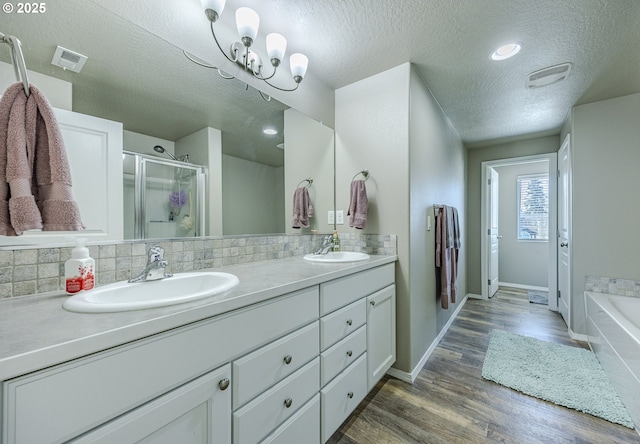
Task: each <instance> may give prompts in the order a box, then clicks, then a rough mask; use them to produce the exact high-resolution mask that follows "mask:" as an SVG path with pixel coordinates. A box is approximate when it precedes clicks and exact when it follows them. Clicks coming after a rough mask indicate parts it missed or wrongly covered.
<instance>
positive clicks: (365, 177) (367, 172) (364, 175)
mask: <svg viewBox="0 0 640 444" xmlns="http://www.w3.org/2000/svg"><path fill="white" fill-rule="evenodd" d="M358 174H362V176H363V177H364V181H365V182H366V181H367V180H369V170H362V171H358V172H357V173H356V174H355V175H354V176H353V178H352V179H351V182H353V181H354V180H355V178H356V177H358Z"/></svg>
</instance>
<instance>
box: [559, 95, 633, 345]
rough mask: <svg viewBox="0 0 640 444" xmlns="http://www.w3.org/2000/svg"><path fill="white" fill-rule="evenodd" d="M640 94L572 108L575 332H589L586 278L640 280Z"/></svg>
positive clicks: (573, 317)
mask: <svg viewBox="0 0 640 444" xmlns="http://www.w3.org/2000/svg"><path fill="white" fill-rule="evenodd" d="M639 121H640V94H633V95H629V96H624V97H618V98H615V99H610V100H604V101H601V102H595V103H590V104H586V105H580V106H577V107H575V108H573V110H572V125H571V129H570V131H571V138H572V139H571V148H572V150H573V235H572V260H573V293H572V303H571V310H572V314H571V323H572V325H571V326H570V327H571V329H572V330H573V331H574V332H575V333H579V334H585V333H586V327H585V313H584V283H585V276H587V275H591V276H605V277H611V278H626V279H635V280H640V260H639V259H638V252H639V251H640V235H639V234H638V227H640V200H639V199H638V190H640V174H638V168H639V166H640V146H639V145H638V141H640V124H639Z"/></svg>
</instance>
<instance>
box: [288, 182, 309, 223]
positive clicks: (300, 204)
mask: <svg viewBox="0 0 640 444" xmlns="http://www.w3.org/2000/svg"><path fill="white" fill-rule="evenodd" d="M311 217H313V205H311V198H310V197H309V191H308V190H307V188H306V187H298V188H296V190H295V191H294V192H293V222H291V227H292V228H303V227H304V228H309V227H310V226H311V224H310V221H309V218H311Z"/></svg>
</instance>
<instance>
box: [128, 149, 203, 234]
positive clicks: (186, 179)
mask: <svg viewBox="0 0 640 444" xmlns="http://www.w3.org/2000/svg"><path fill="white" fill-rule="evenodd" d="M206 181H207V169H206V168H205V167H203V166H200V165H194V164H190V163H187V162H183V161H180V160H169V159H161V158H157V157H154V156H148V155H145V154H139V153H134V152H130V151H123V197H124V199H123V202H124V238H125V239H155V238H165V239H166V238H180V237H197V236H204V235H205V232H204V231H205V230H204V227H205V220H204V215H205V208H204V205H205V196H204V193H205V184H206Z"/></svg>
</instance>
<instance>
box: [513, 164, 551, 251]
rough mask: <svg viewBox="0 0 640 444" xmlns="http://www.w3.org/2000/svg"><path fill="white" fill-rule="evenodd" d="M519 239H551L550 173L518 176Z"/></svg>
mask: <svg viewBox="0 0 640 444" xmlns="http://www.w3.org/2000/svg"><path fill="white" fill-rule="evenodd" d="M517 183H518V191H517V195H518V240H536V241H548V240H549V175H548V174H528V175H526V176H518V178H517Z"/></svg>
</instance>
